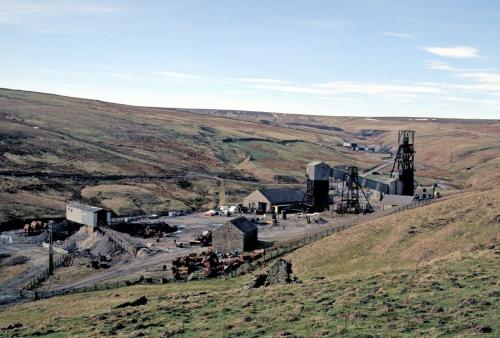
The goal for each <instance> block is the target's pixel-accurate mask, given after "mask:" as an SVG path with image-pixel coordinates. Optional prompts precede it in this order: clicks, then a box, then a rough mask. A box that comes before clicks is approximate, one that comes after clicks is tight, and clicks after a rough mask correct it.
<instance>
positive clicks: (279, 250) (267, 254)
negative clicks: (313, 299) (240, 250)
mask: <svg viewBox="0 0 500 338" xmlns="http://www.w3.org/2000/svg"><path fill="white" fill-rule="evenodd" d="M434 201H435V200H423V201H418V202H414V203H412V204H409V205H405V206H400V207H395V208H391V209H389V210H387V211H386V212H383V213H378V214H373V215H369V216H365V217H360V218H357V219H354V220H352V221H349V222H346V223H345V224H341V225H336V226H332V227H329V228H325V229H322V230H321V231H318V232H316V233H313V234H310V235H308V236H305V237H301V238H299V239H294V240H290V241H288V242H285V243H282V244H280V245H279V246H278V247H276V248H272V249H269V250H265V251H264V254H263V256H262V258H260V259H258V260H255V261H253V262H249V263H245V264H243V265H242V266H240V267H239V268H238V269H236V270H233V271H230V272H228V273H227V276H229V277H236V276H240V275H243V274H246V273H248V272H250V271H252V270H254V269H255V268H257V267H259V266H262V265H263V264H265V263H266V262H268V261H271V260H273V259H275V258H278V257H280V256H283V255H285V254H287V253H290V252H292V251H294V250H296V249H298V248H300V247H303V246H305V245H307V244H309V243H312V242H315V241H317V240H319V239H322V238H324V237H327V236H329V235H331V234H334V233H336V232H340V231H344V230H346V229H349V228H352V227H353V226H355V225H357V224H360V223H364V222H367V221H370V220H372V219H375V218H378V217H381V216H387V215H391V214H395V213H398V212H402V211H405V210H409V209H414V208H417V207H420V206H423V205H428V204H430V203H432V202H434ZM129 244H130V243H129ZM130 245H132V244H130ZM221 277H222V276H221ZM203 279H206V278H205V277H204V276H203V275H201V274H195V275H193V276H191V277H190V278H189V279H183V280H176V279H175V278H173V277H171V276H153V277H146V278H144V277H141V278H139V279H137V280H122V281H117V282H107V283H100V284H94V285H91V286H83V287H77V288H64V289H58V290H50V291H35V292H32V291H30V292H27V293H26V294H25V296H28V297H30V298H33V299H45V298H51V297H55V296H62V295H68V294H75V293H83V292H94V291H103V290H110V289H115V288H120V287H125V286H131V285H155V284H168V283H179V282H180V283H182V282H188V281H191V280H203Z"/></svg>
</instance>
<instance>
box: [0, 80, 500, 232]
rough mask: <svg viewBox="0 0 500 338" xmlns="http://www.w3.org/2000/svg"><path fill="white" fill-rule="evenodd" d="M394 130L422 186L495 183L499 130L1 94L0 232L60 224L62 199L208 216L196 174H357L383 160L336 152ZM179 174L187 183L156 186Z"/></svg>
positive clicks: (236, 197) (270, 177) (124, 210)
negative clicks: (401, 134) (46, 219)
mask: <svg viewBox="0 0 500 338" xmlns="http://www.w3.org/2000/svg"><path fill="white" fill-rule="evenodd" d="M399 129H415V130H416V131H417V139H416V149H417V157H416V161H417V178H418V180H419V181H420V182H423V183H432V182H435V181H440V182H447V183H449V184H450V185H451V186H454V187H456V188H459V189H463V188H471V187H472V188H474V187H487V186H488V185H491V184H493V183H494V182H497V181H498V180H499V179H500V162H499V161H500V139H499V135H500V123H499V122H498V121H496V122H495V121H486V122H484V121H474V120H439V119H437V120H436V119H434V120H415V119H412V120H410V119H387V118H375V119H374V118H370V119H365V118H347V117H325V116H305V115H285V114H271V113H258V112H253V113H251V112H234V113H233V112H225V111H189V110H181V109H163V108H145V107H133V106H126V105H120V104H111V103H106V102H101V101H94V100H84V99H78V98H70V97H63V96H57V95H48V94H42V93H34V92H25V91H14V90H8V89H0V167H1V171H2V172H3V173H5V172H9V175H8V176H5V175H0V223H1V222H4V221H6V220H9V219H15V218H19V217H41V216H54V215H61V214H62V210H63V208H64V204H65V202H66V201H67V200H81V201H84V202H88V203H92V204H96V205H102V206H105V207H108V208H110V209H111V210H112V211H114V212H115V213H117V214H122V215H123V214H138V213H158V212H161V211H164V210H166V209H172V208H190V207H195V208H202V207H205V208H209V207H213V206H215V205H216V204H217V201H218V194H219V191H220V189H219V187H218V186H217V182H216V181H215V180H213V179H210V178H207V177H203V176H201V174H206V175H210V176H222V177H229V178H236V179H244V180H255V181H258V182H260V183H269V182H275V181H277V180H278V179H280V180H281V181H286V182H296V183H298V184H302V182H303V177H304V169H305V166H306V165H307V163H309V162H311V161H313V160H318V159H320V160H324V161H327V162H329V163H331V164H332V165H345V164H353V165H357V166H359V167H361V168H362V169H367V168H370V167H373V166H375V165H377V164H380V163H382V162H383V159H382V158H383V156H382V155H380V154H379V155H367V154H365V153H360V152H352V151H350V150H346V149H345V148H343V147H341V146H339V145H340V144H341V143H342V142H343V140H349V141H357V142H360V143H364V144H379V145H380V144H384V143H385V144H389V145H391V146H392V147H395V146H396V140H397V137H396V135H397V131H398V130H399ZM386 169H389V168H386ZM187 172H191V173H192V175H191V177H190V178H189V179H188V181H189V182H187V183H186V182H178V180H175V179H170V180H165V179H161V180H160V179H158V178H157V176H163V175H167V176H168V175H183V174H185V173H187ZM10 173H12V174H14V175H10ZM0 174H1V173H0ZM30 174H32V175H31V176H23V175H30ZM51 174H58V175H61V174H62V175H66V176H65V177H60V176H59V177H53V176H49V175H51ZM72 175H73V176H72ZM74 175H79V176H78V177H76V176H74ZM110 175H123V176H125V177H123V178H121V179H117V178H116V177H114V178H113V177H111V176H110ZM137 176H140V177H137ZM255 187H256V185H254V184H251V183H248V182H247V183H245V182H242V181H232V182H228V183H227V184H226V188H227V189H228V191H227V195H228V197H229V202H230V203H236V202H240V201H241V197H242V196H243V195H244V194H245V193H246V192H247V191H249V190H252V189H254V188H255Z"/></svg>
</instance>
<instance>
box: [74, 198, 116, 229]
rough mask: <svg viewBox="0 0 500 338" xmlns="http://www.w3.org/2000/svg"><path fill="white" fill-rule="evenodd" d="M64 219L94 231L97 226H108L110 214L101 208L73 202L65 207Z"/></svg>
mask: <svg viewBox="0 0 500 338" xmlns="http://www.w3.org/2000/svg"><path fill="white" fill-rule="evenodd" d="M66 219H67V220H68V221H72V222H75V223H78V224H82V225H86V226H87V227H88V230H89V231H94V230H95V228H97V226H98V225H102V224H109V222H110V219H111V214H110V213H109V212H108V211H106V210H104V209H102V208H98V207H93V206H90V205H85V204H81V203H76V202H73V203H68V204H67V205H66Z"/></svg>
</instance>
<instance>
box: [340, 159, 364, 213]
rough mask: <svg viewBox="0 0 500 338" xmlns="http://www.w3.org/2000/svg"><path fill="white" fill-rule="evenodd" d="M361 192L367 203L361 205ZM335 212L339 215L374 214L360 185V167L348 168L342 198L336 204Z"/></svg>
mask: <svg viewBox="0 0 500 338" xmlns="http://www.w3.org/2000/svg"><path fill="white" fill-rule="evenodd" d="M360 192H361V194H362V196H363V197H364V199H365V201H366V203H360ZM335 211H336V212H337V213H339V214H359V213H360V212H362V213H369V212H373V208H372V206H371V205H370V202H369V201H368V198H367V197H366V194H365V192H364V191H363V187H362V186H361V185H360V184H359V175H358V167H348V168H347V173H345V174H344V178H343V184H342V197H341V200H340V201H339V202H338V203H337V204H336V207H335Z"/></svg>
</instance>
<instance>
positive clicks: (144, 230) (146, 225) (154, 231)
mask: <svg viewBox="0 0 500 338" xmlns="http://www.w3.org/2000/svg"><path fill="white" fill-rule="evenodd" d="M111 229H113V230H115V231H120V232H125V233H127V234H129V235H131V236H134V237H143V238H151V237H165V236H166V235H167V234H169V233H172V232H176V231H177V227H176V226H175V225H170V224H167V223H165V222H154V223H153V222H148V221H143V222H134V223H127V222H124V223H116V224H112V225H111Z"/></svg>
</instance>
